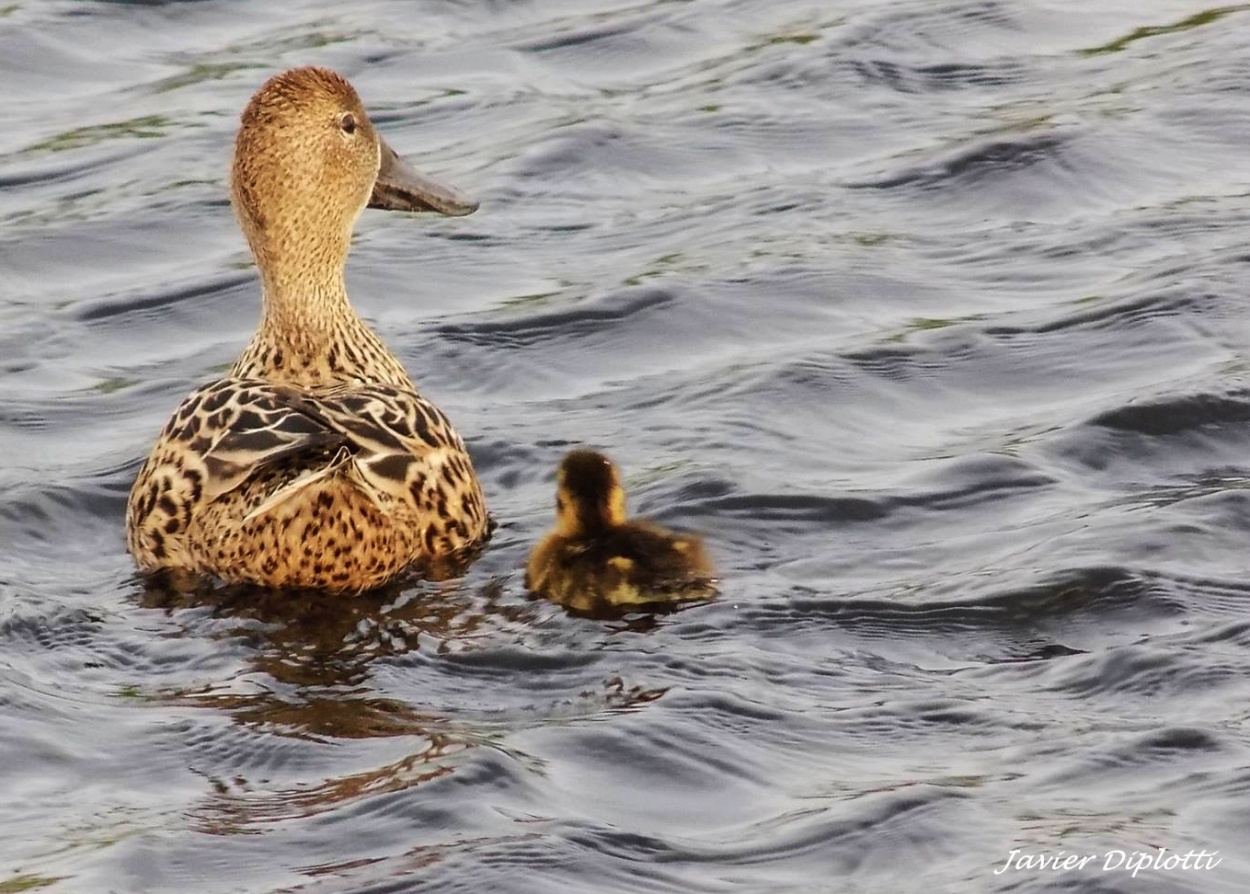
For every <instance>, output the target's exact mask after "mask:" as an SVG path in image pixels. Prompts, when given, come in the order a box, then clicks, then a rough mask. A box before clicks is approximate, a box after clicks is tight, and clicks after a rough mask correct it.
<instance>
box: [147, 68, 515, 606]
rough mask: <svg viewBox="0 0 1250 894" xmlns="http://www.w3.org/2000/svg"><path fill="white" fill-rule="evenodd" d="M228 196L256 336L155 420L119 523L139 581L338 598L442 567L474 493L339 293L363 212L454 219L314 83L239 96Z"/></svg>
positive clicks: (480, 508) (465, 469)
mask: <svg viewBox="0 0 1250 894" xmlns="http://www.w3.org/2000/svg"><path fill="white" fill-rule="evenodd" d="M231 200H232V204H233V206H234V210H235V214H236V216H237V218H238V221H239V225H240V226H241V228H242V230H243V233H244V235H245V236H246V238H247V242H248V245H249V247H250V248H251V250H252V254H253V256H254V257H255V259H256V266H257V269H258V271H259V273H260V281H261V290H262V296H263V311H262V314H261V321H260V325H259V328H258V329H257V331H256V334H255V335H254V336H253V337H252V340H251V342H250V343H249V344H248V345H247V347H246V348H245V349H244V351H243V353H242V354H241V355H240V356H239V358H238V359H237V360H236V361H235V363H234V365H233V366H232V367H231V368H230V371H229V372H228V373H227V374H226V376H225V377H224V378H222V379H220V380H218V381H216V382H212V383H210V384H208V385H205V386H204V387H202V388H200V389H198V390H197V391H195V392H193V393H192V394H191V395H190V396H189V397H188V398H187V399H186V400H185V401H183V403H182V405H181V406H180V407H179V408H178V409H177V410H176V411H175V412H174V414H173V417H172V418H171V419H170V420H169V423H168V424H167V425H166V426H165V428H164V430H163V431H162V432H161V434H160V436H159V437H158V439H157V441H156V445H155V446H154V447H153V448H152V452H151V454H150V455H149V456H148V459H147V462H146V463H144V465H143V468H142V469H141V470H140V472H139V476H138V479H137V480H136V481H135V484H134V488H133V489H132V490H131V492H130V499H129V502H128V504H127V508H126V529H127V543H128V546H129V548H130V552H131V553H132V554H133V556H134V558H135V561H136V563H137V564H138V565H139V567H140V568H141V569H143V570H145V571H156V570H159V569H173V570H176V571H188V572H194V573H197V574H206V575H212V576H214V577H217V578H220V579H222V580H225V581H229V582H246V583H254V584H260V585H263V586H269V587H298V588H314V589H319V590H325V591H329V592H332V593H357V592H363V591H365V590H370V589H373V588H375V587H379V586H381V585H383V584H385V583H387V582H389V581H392V580H394V579H395V578H396V577H398V576H400V575H401V574H404V573H405V572H408V571H410V570H414V569H415V570H428V569H432V568H436V567H447V566H448V565H450V566H452V567H454V566H455V565H456V564H457V561H458V560H459V559H460V558H461V557H464V556H468V555H471V554H472V552H473V551H474V550H475V548H476V547H478V546H480V544H481V543H482V542H483V541H484V540H485V538H486V537H487V535H488V532H489V525H490V521H489V517H488V514H487V511H486V505H485V501H484V499H483V497H482V490H481V487H480V485H479V484H478V480H477V477H476V475H475V473H474V470H473V464H472V462H471V461H470V459H469V455H468V453H467V452H466V450H465V447H464V443H463V441H462V440H461V438H460V436H459V435H458V434H457V433H456V431H455V429H454V428H453V427H452V425H451V423H450V422H449V421H448V420H447V417H446V416H444V415H443V413H442V412H441V411H440V410H439V409H438V408H437V407H436V406H434V404H432V403H430V402H429V401H428V400H426V399H425V398H424V397H422V396H421V395H420V394H419V393H418V392H417V390H416V387H415V386H414V385H413V383H412V380H411V379H410V378H409V376H408V373H407V372H406V371H405V370H404V367H403V364H401V363H400V362H399V360H398V359H397V358H396V357H395V355H394V354H392V353H391V352H390V351H389V350H388V349H387V347H386V345H384V344H383V343H382V340H381V339H380V338H379V337H378V336H377V334H376V333H375V332H374V331H373V330H372V329H370V328H369V326H368V325H367V324H366V323H365V322H364V321H363V320H361V318H360V317H359V316H358V315H357V313H356V312H355V310H354V309H353V308H352V305H351V303H350V302H349V301H348V298H347V290H346V287H345V285H344V279H343V268H344V264H345V262H346V258H347V252H348V247H349V245H350V242H351V234H352V228H353V226H354V224H355V221H356V218H357V217H358V216H359V215H360V213H361V211H362V210H364V208H365V207H366V206H368V207H371V208H383V209H388V210H398V211H435V212H438V213H441V214H446V215H463V214H470V213H472V212H473V211H474V210H476V208H477V204H476V203H475V202H472V201H470V200H469V199H467V198H465V197H464V196H462V195H460V194H459V193H457V192H456V191H454V190H452V189H449V188H448V187H445V186H442V185H439V184H437V183H435V182H433V181H431V180H429V179H426V178H425V177H423V176H421V175H420V174H418V173H417V172H416V171H414V170H413V169H412V168H411V167H409V166H408V165H407V164H406V163H405V162H404V161H403V160H402V159H400V157H399V156H398V155H397V154H396V153H395V152H394V150H392V149H391V148H390V147H389V146H388V145H387V144H386V142H385V141H384V140H383V139H382V138H381V136H379V135H378V133H377V132H376V131H375V130H374V128H373V125H372V124H371V123H370V121H369V116H368V115H367V114H366V112H365V109H364V107H363V105H362V104H361V102H360V99H359V97H358V96H357V95H356V91H355V90H354V89H352V86H351V85H350V84H349V83H348V82H347V81H346V80H345V79H344V78H342V77H341V76H340V75H338V74H336V73H335V72H332V71H328V70H326V69H322V68H300V69H294V70H291V71H287V72H284V73H282V74H280V75H278V76H276V77H274V78H273V79H271V80H270V81H268V82H267V83H266V84H264V85H263V86H262V87H261V88H260V90H259V91H257V93H256V94H255V95H254V96H253V97H252V99H251V101H250V102H249V103H248V105H247V107H246V109H244V111H243V116H242V122H241V126H240V128H239V132H238V136H237V138H236V140H235V147H234V163H233V168H232V176H231Z"/></svg>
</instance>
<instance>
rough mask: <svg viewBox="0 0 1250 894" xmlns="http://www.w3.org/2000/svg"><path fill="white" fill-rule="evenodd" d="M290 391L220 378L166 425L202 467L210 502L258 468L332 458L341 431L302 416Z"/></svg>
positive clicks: (342, 441)
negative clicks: (317, 457) (297, 461)
mask: <svg viewBox="0 0 1250 894" xmlns="http://www.w3.org/2000/svg"><path fill="white" fill-rule="evenodd" d="M297 396H298V395H297V393H296V392H294V391H293V390H292V389H288V388H284V387H282V386H276V385H273V384H270V383H268V382H263V381H259V380H250V379H223V380H221V381H219V382H214V383H213V384H211V385H207V386H205V387H204V388H201V389H200V390H199V391H197V392H195V393H194V394H192V395H191V397H189V398H188V399H187V400H186V402H185V403H184V404H183V405H182V406H181V407H180V408H179V410H178V412H177V414H176V415H175V416H174V418H173V419H172V420H170V424H169V429H168V431H167V435H168V440H169V441H171V442H173V443H174V444H178V442H181V444H180V445H179V446H181V447H182V448H183V449H184V450H186V451H187V452H189V453H192V454H198V455H199V456H200V458H201V460H202V462H203V463H204V471H205V480H204V490H203V494H204V496H205V497H206V498H207V499H210V500H211V499H214V498H216V497H219V496H221V495H223V494H227V493H229V492H230V491H232V490H234V489H235V488H238V487H239V486H241V485H242V484H243V483H244V482H245V481H247V480H248V479H249V478H251V477H252V476H253V475H255V474H256V473H257V471H258V470H261V469H269V468H272V467H273V466H275V465H277V464H279V463H287V462H293V461H295V460H297V459H299V458H300V457H307V458H308V459H312V458H313V457H316V456H327V455H328V456H333V455H334V454H336V453H338V452H339V451H340V450H341V449H342V448H344V447H346V446H347V438H346V437H344V436H343V434H342V433H341V432H338V431H335V430H334V429H333V428H331V427H328V426H327V425H325V424H324V423H323V422H322V421H321V420H320V419H318V418H317V417H316V416H313V415H310V414H308V413H307V412H305V411H304V410H303V409H302V408H301V407H300V406H299V404H298V401H297V400H295V399H293V398H295V397H297Z"/></svg>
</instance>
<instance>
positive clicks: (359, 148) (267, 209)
mask: <svg viewBox="0 0 1250 894" xmlns="http://www.w3.org/2000/svg"><path fill="white" fill-rule="evenodd" d="M231 199H232V203H233V205H234V209H235V214H236V215H237V216H238V219H239V224H240V226H241V227H242V228H243V232H244V234H245V235H246V236H247V241H248V244H249V245H250V246H251V248H252V253H253V254H254V255H256V260H257V264H258V265H259V266H260V268H261V271H262V275H264V273H265V272H266V271H267V270H272V269H273V268H274V267H275V266H278V265H280V264H281V263H282V259H284V258H292V259H296V258H298V260H296V263H300V264H307V263H309V258H308V255H309V253H310V251H311V252H312V253H313V256H314V257H316V258H317V259H318V260H322V259H324V261H323V262H324V263H328V264H329V265H331V266H333V264H334V263H335V262H337V264H338V265H339V267H340V268H341V265H342V261H343V259H344V258H345V257H346V254H347V247H348V245H349V243H350V240H351V231H352V227H353V225H354V224H355V222H356V218H357V217H359V215H360V212H361V211H362V210H364V208H365V207H366V206H368V207H372V208H383V209H387V210H391V211H436V212H438V213H440V214H447V215H456V216H458V215H464V214H471V213H472V212H473V211H475V210H476V209H477V203H476V202H474V201H473V200H471V199H469V198H468V197H466V196H464V195H462V194H460V193H459V192H457V191H456V190H454V189H452V188H450V187H448V186H444V185H442V184H439V183H436V182H435V181H433V180H431V179H429V178H427V177H425V176H423V175H421V174H419V173H418V172H417V171H415V170H413V168H412V167H411V166H409V165H408V164H407V163H406V162H405V161H404V160H403V159H401V158H400V157H399V155H397V154H396V152H395V150H393V149H392V148H391V147H390V146H388V145H387V144H386V141H385V140H383V139H382V137H381V136H380V135H379V134H378V133H377V131H376V130H375V129H374V127H373V124H372V123H371V122H370V120H369V116H368V114H367V113H366V112H365V109H364V106H363V104H362V103H361V102H360V97H359V96H357V95H356V91H355V90H354V89H353V88H352V85H351V84H349V83H348V82H347V81H346V79H344V78H343V77H342V76H341V75H339V74H337V73H335V72H333V71H330V70H328V69H324V68H296V69H292V70H290V71H286V72H283V73H282V74H279V75H277V76H275V77H273V78H271V79H270V80H269V81H268V82H266V83H265V84H264V85H263V86H262V87H261V88H260V89H259V90H258V91H257V92H256V94H255V95H254V96H253V97H252V99H251V101H250V102H249V103H248V104H247V107H246V108H245V109H244V111H243V117H242V122H241V125H240V127H239V133H238V136H237V137H236V139H235V148H234V163H233V167H232V170H231Z"/></svg>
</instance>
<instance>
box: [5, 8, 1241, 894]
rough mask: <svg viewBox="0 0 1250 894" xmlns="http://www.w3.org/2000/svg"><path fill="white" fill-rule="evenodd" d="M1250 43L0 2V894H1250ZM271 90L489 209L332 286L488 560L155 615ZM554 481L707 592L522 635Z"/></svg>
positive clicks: (1213, 38)
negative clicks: (610, 504) (125, 519)
mask: <svg viewBox="0 0 1250 894" xmlns="http://www.w3.org/2000/svg"><path fill="white" fill-rule="evenodd" d="M1248 46H1250V8H1247V7H1245V6H1224V7H1213V6H1204V5H1203V4H1201V3H1193V2H1175V0H1154V2H1151V3H1148V4H1145V3H1140V2H1136V0H1104V2H1100V3H1078V2H1074V0H970V2H937V0H910V2H888V3H887V2H878V0H833V2H830V0H823V2H818V0H776V2H774V0H687V2H680V0H668V2H623V0H576V2H574V0H551V2H544V3H537V2H503V0H492V2H478V3H469V2H463V0H461V2H433V0H422V2H387V0H361V2H356V3H331V2H328V0H303V2H285V3H281V4H279V3H260V2H251V3H241V2H227V0H206V2H181V3H172V2H171V3H140V2H132V3H106V2H86V0H17V2H16V3H13V4H12V5H9V6H6V7H4V8H3V9H0V83H3V84H4V85H5V86H4V89H3V91H0V118H2V120H3V121H4V122H5V126H4V127H3V128H2V129H0V281H2V283H3V290H2V292H0V460H2V463H0V793H2V794H0V829H2V830H3V835H0V892H18V891H27V890H36V889H37V890H40V891H47V892H52V894H62V892H119V894H130V892H188V891H194V892H197V894H216V892H223V894H225V892H248V894H252V892H274V894H276V892H284V894H291V892H298V894H329V892H353V894H356V892H360V894H364V892H369V894H380V892H409V891H438V892H441V894H446V892H455V891H472V892H481V891H509V892H529V891H533V892H544V894H548V892H565V891H567V892H579V894H580V892H588V891H595V892H600V891H602V892H625V891H636V892H648V894H651V892H663V891H672V892H708V894H727V892H743V894H762V892H794V891H814V892H893V894H908V892H920V894H935V892H951V894H955V892H958V894H969V892H972V894H979V892H1043V891H1046V892H1050V891H1063V892H1082V894H1084V892H1132V894H1141V892H1147V894H1153V892H1157V894H1178V892H1179V894H1183V892H1201V894H1213V892H1215V894H1218V892H1237V894H1241V892H1244V891H1246V890H1247V889H1250V848H1247V845H1248V844H1250V797H1248V796H1250V725H1248V720H1250V580H1248V579H1247V569H1248V568H1250V549H1248V548H1247V547H1248V546H1250V381H1248V380H1247V373H1248V370H1250V364H1248V361H1250V301H1248V300H1247V299H1248V296H1250V247H1248V243H1250V115H1248V114H1247V102H1248V97H1250V54H1248V53H1247V47H1248ZM304 64H320V65H326V66H330V67H333V68H336V69H338V70H339V71H341V72H343V73H344V74H345V75H347V76H348V77H349V78H350V79H352V81H353V82H354V83H355V85H356V87H357V88H358V90H359V92H360V93H361V95H362V97H363V99H364V101H365V104H366V105H367V106H368V107H369V108H370V109H371V110H372V113H373V116H374V118H375V121H376V123H377V124H378V126H379V129H380V130H381V131H382V132H383V133H384V135H385V136H386V138H387V139H388V140H389V141H390V143H391V144H392V145H394V146H395V147H396V148H397V149H398V150H399V151H400V152H401V153H403V154H405V155H407V156H408V157H409V158H412V159H414V160H415V161H416V162H417V163H418V164H419V165H420V166H421V167H423V168H424V169H425V170H426V171H428V172H429V173H431V174H433V175H437V176H438V177H440V178H443V179H446V180H447V181H448V182H451V183H454V184H455V185H457V186H459V187H460V188H461V189H463V190H464V191H466V192H468V193H470V194H472V195H474V196H476V197H478V198H480V199H481V201H482V207H481V210H480V211H478V212H477V213H476V214H475V215H473V216H472V217H468V218H464V219H456V220H450V219H432V218H425V217H415V216H404V215H395V214H386V213H382V212H372V211H370V212H366V213H365V215H364V216H363V217H362V219H361V221H360V225H359V228H358V234H357V239H356V243H355V248H354V252H353V255H352V260H351V263H350V268H349V274H348V279H349V287H350V289H351V291H352V293H353V296H354V300H355V303H356V304H357V306H358V307H359V308H360V309H361V312H362V313H363V314H364V315H365V316H366V317H367V318H368V319H369V320H370V321H371V322H372V323H373V324H374V325H375V326H376V327H377V329H378V330H379V331H380V332H381V334H382V336H383V337H384V339H385V340H386V341H387V342H388V343H389V344H390V345H391V346H392V347H393V348H394V350H395V351H396V353H397V354H398V355H399V356H400V357H401V358H402V359H403V360H404V362H405V363H406V364H407V366H408V368H409V369H410V370H411V372H412V373H413V376H414V378H415V379H416V381H417V382H418V384H419V386H420V387H421V388H422V390H423V391H424V392H425V393H426V394H427V395H429V396H430V397H431V398H432V399H434V400H435V401H436V402H437V403H438V404H439V405H440V406H441V407H442V408H443V409H444V410H445V411H446V412H447V413H448V415H449V416H450V417H451V418H452V419H453V420H454V422H455V423H456V424H457V426H458V427H459V429H460V430H461V432H462V433H463V434H464V435H465V437H466V439H467V441H468V443H469V445H470V448H471V450H472V452H473V454H474V458H475V462H476V463H477V467H478V469H479V472H480V473H481V476H482V479H483V482H484V486H485V489H486V492H487V497H488V500H489V502H490V505H491V508H492V510H493V512H494V513H495V515H496V516H497V518H498V519H499V521H500V523H501V526H500V528H499V530H498V531H497V533H496V536H495V539H494V541H493V543H492V544H491V546H490V548H489V550H488V551H487V552H486V554H485V555H484V556H483V557H482V558H481V560H480V561H479V562H478V563H477V564H476V565H475V566H474V568H473V569H472V571H471V572H470V573H469V575H468V576H467V577H466V578H465V579H463V580H461V581H457V582H452V583H444V584H438V585H434V584H428V585H416V586H413V587H410V588H408V589H406V590H404V591H403V592H402V593H400V594H398V595H397V594H390V595H387V596H376V597H362V598H360V599H354V600H324V601H316V600H308V599H303V600H297V599H291V598H289V597H282V596H280V595H276V594H273V595H270V596H265V597H263V598H262V596H261V595H260V594H252V595H251V596H249V597H246V598H240V597H234V598H227V597H226V596H224V595H223V596H221V597H219V598H210V597H207V596H201V597H197V598H192V597H185V598H181V599H173V598H169V597H162V596H160V595H157V594H155V593H153V592H151V591H149V590H147V589H146V588H145V587H144V586H143V585H142V584H141V583H140V581H138V580H137V579H136V577H135V575H134V573H133V568H132V565H131V562H130V559H129V557H128V556H127V554H126V552H125V548H124V544H123V536H122V514H123V507H124V501H125V495H126V492H127V490H128V489H129V487H130V484H131V481H132V480H133V478H134V476H135V474H136V472H137V469H138V465H139V463H140V461H141V459H142V457H143V456H144V455H145V454H146V452H147V450H148V448H149V446H150V444H151V442H152V440H153V439H154V437H155V435H156V432H157V430H158V429H159V428H160V426H161V425H162V424H163V423H164V420H165V419H166V418H167V416H168V415H169V413H170V412H171V410H172V409H173V407H174V406H175V405H176V404H177V403H178V402H179V400H181V398H182V397H183V396H184V395H185V394H186V393H187V392H188V391H189V390H191V389H192V388H193V387H195V386H196V385H197V384H198V383H200V382H203V381H205V380H206V379H209V378H212V377H213V376H215V375H217V374H218V373H219V372H220V371H221V370H223V369H224V368H225V366H226V365H227V364H229V363H230V361H231V360H232V358H233V357H234V355H235V354H236V353H237V352H238V351H239V350H240V348H241V347H242V346H243V344H244V343H245V341H246V339H247V337H248V336H249V334H250V332H251V331H252V329H253V327H254V325H255V323H256V320H257V316H258V287H257V284H256V281H255V272H254V270H253V269H252V267H251V264H250V258H249V256H248V254H247V252H246V247H245V245H244V242H243V240H242V238H241V236H240V235H239V233H238V231H237V228H236V227H235V224H234V222H233V219H232V216H231V213H230V209H229V205H228V202H227V199H226V195H227V180H226V175H227V167H228V162H229V153H230V147H231V142H232V139H233V135H234V131H235V127H236V124H237V120H238V114H239V112H240V110H241V109H242V107H243V105H244V103H245V102H246V100H247V98H248V97H249V96H250V95H251V93H252V92H253V91H254V90H255V89H256V87H257V86H258V85H259V84H260V83H261V82H262V81H263V80H264V79H265V78H267V77H268V76H269V75H271V74H273V73H274V72H276V71H278V70H281V69H283V68H287V67H292V66H296V65H304ZM574 445H588V446H593V447H598V448H601V449H605V450H607V451H608V452H609V453H610V454H611V455H612V456H613V457H614V458H615V459H616V460H617V461H618V463H619V464H620V466H621V468H622V470H623V472H624V475H625V479H626V484H627V487H628V490H629V492H630V495H631V508H632V509H633V510H635V511H637V512H638V513H640V514H644V515H650V516H652V517H655V518H658V519H660V520H661V521H663V522H665V523H668V524H672V525H675V526H678V527H682V528H687V529H691V530H697V531H702V532H704V533H705V534H706V536H707V539H708V543H709V547H710V549H711V551H712V552H713V554H714V556H715V557H716V561H717V563H718V565H719V567H720V570H721V573H722V576H723V584H722V592H721V596H720V598H719V599H718V600H716V601H715V602H712V603H710V604H706V605H697V606H692V607H689V608H687V609H685V610H682V611H679V612H675V613H671V614H665V615H658V616H631V617H627V618H624V619H621V620H617V621H610V620H609V621H604V620H588V619H585V618H579V617H573V616H570V615H569V614H567V613H566V612H565V611H564V610H562V609H561V608H559V607H558V606H555V605H551V604H549V603H546V602H535V601H531V600H530V599H529V598H527V596H526V594H525V592H524V588H523V586H522V578H521V568H522V565H523V563H524V560H525V556H526V554H527V551H528V549H529V547H530V546H531V545H532V544H533V543H534V541H535V540H536V538H537V537H538V536H539V535H540V534H541V533H542V532H543V531H544V530H545V529H546V528H547V526H548V525H549V524H550V522H551V519H552V514H553V512H552V503H553V475H554V470H555V466H556V463H557V462H558V460H559V458H560V457H561V455H562V454H563V453H564V452H565V451H566V450H568V449H569V448H570V447H572V446H574ZM1160 849H1166V851H1164V852H1162V864H1161V865H1151V866H1149V867H1146V868H1143V869H1140V871H1137V872H1136V874H1134V872H1133V869H1132V868H1130V866H1136V863H1133V862H1132V861H1135V860H1137V859H1138V858H1137V857H1134V856H1133V855H1135V854H1145V855H1147V856H1148V857H1150V858H1152V859H1156V858H1158V857H1159V855H1160V852H1161V851H1160ZM1012 851H1018V852H1019V853H1017V854H1016V858H1015V861H1014V862H1011V863H1008V859H1009V855H1011V853H1012ZM1191 851H1193V852H1195V853H1197V852H1201V851H1206V852H1208V853H1209V854H1213V855H1214V856H1212V857H1210V858H1208V859H1207V861H1206V862H1205V863H1202V862H1201V861H1200V859H1199V858H1198V857H1191V858H1189V861H1188V862H1187V863H1186V864H1185V865H1180V864H1179V863H1176V862H1173V863H1172V864H1168V863H1167V860H1168V858H1169V857H1172V856H1176V857H1178V858H1179V857H1181V856H1184V855H1186V854H1188V853H1189V852H1191ZM1060 852H1062V854H1061V853H1060ZM1121 853H1122V856H1117V854H1121ZM1071 855H1075V856H1077V857H1093V858H1094V859H1092V860H1088V861H1085V866H1084V868H1070V867H1069V868H1063V867H1058V868H1056V867H1055V866H1054V865H1053V864H1051V863H1047V864H1042V863H1041V862H1040V861H1041V860H1042V859H1043V858H1047V857H1055V856H1071ZM1026 858H1028V859H1026ZM1034 861H1039V862H1034ZM1117 861H1118V862H1117ZM1156 862H1157V860H1156ZM1169 867H1170V868H1169Z"/></svg>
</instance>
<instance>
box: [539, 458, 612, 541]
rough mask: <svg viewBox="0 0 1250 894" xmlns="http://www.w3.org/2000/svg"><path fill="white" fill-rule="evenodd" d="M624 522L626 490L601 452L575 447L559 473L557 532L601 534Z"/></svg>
mask: <svg viewBox="0 0 1250 894" xmlns="http://www.w3.org/2000/svg"><path fill="white" fill-rule="evenodd" d="M623 524H625V489H624V488H623V487H621V479H620V476H619V475H618V474H617V471H616V466H614V465H612V461H611V460H610V459H608V458H607V457H606V456H604V455H603V454H602V453H597V452H595V451H594V450H574V451H573V452H571V453H569V454H568V455H567V456H565V457H564V460H563V461H562V462H561V463H560V469H559V471H558V472H557V473H556V531H557V532H558V533H560V534H561V535H563V536H565V537H582V536H587V535H594V534H597V533H602V532H603V531H606V530H607V529H609V528H613V527H617V526H619V525H623Z"/></svg>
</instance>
